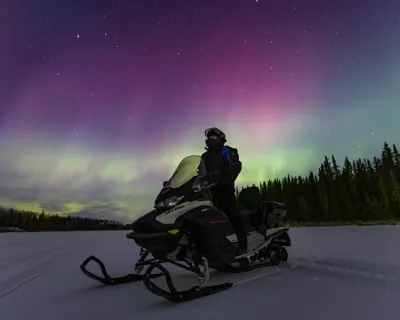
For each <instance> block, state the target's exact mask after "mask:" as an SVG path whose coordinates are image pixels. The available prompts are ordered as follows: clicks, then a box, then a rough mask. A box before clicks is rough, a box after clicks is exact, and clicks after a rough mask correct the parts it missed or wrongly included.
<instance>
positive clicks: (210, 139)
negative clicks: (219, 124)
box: [204, 127, 226, 148]
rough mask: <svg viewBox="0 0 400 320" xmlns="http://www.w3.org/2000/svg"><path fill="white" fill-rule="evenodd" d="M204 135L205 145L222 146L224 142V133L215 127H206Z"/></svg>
mask: <svg viewBox="0 0 400 320" xmlns="http://www.w3.org/2000/svg"><path fill="white" fill-rule="evenodd" d="M204 135H205V136H206V137H207V140H206V146H207V147H208V148H218V147H223V145H224V144H225V142H226V136H225V133H223V132H222V131H221V130H220V129H218V128H215V127H212V128H209V129H206V130H205V131H204Z"/></svg>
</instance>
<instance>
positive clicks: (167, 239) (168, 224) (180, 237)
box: [81, 155, 291, 302]
mask: <svg viewBox="0 0 400 320" xmlns="http://www.w3.org/2000/svg"><path fill="white" fill-rule="evenodd" d="M206 173H207V172H206V169H205V166H204V163H203V161H202V159H201V157H200V156H197V155H192V156H189V157H186V158H184V159H183V160H182V161H181V162H180V164H179V165H178V167H177V169H176V170H175V172H174V174H173V175H172V177H171V178H170V179H169V180H168V181H165V182H164V185H163V188H162V190H161V191H160V193H159V194H158V196H157V198H156V200H155V206H154V209H153V210H151V211H150V212H148V213H147V214H145V215H144V216H142V217H140V218H139V219H137V220H136V221H135V222H134V223H133V224H132V232H130V233H128V234H127V235H126V237H127V238H128V239H132V240H134V241H135V243H136V244H137V245H138V246H139V247H140V248H141V250H140V258H139V260H138V262H137V263H136V265H135V270H134V273H132V274H128V275H125V276H122V277H111V276H110V275H109V274H108V272H107V270H106V267H105V266H104V264H103V262H102V261H101V260H100V259H98V258H97V257H95V256H90V257H88V258H87V259H86V260H85V261H84V262H83V263H82V264H81V270H82V272H83V273H84V274H85V275H86V276H88V277H90V278H91V279H93V280H96V281H98V282H100V283H102V284H104V285H117V284H122V283H129V282H135V281H142V282H143V284H144V285H145V287H146V288H147V289H148V290H149V291H150V292H152V293H153V294H155V295H157V296H161V297H163V298H165V299H167V300H170V301H174V302H183V301H189V300H193V299H197V298H200V297H204V296H207V295H210V294H214V293H217V292H220V291H224V290H227V289H229V288H231V287H232V286H233V283H232V282H223V283H221V284H213V285H208V286H207V284H208V283H209V281H210V276H211V269H214V270H218V271H220V272H228V273H231V272H233V273H235V272H244V271H249V270H254V269H258V268H262V267H265V266H273V265H275V266H276V265H279V264H280V263H282V262H286V261H287V259H288V253H287V251H286V249H285V247H287V246H290V245H291V239H290V237H289V234H288V228H285V227H284V226H283V219H284V217H285V216H286V206H285V205H284V204H282V203H278V202H272V201H261V198H260V190H259V189H258V188H257V187H250V188H246V189H243V190H242V191H241V193H240V195H239V211H240V214H241V216H242V219H243V223H244V224H245V225H246V229H247V238H248V250H247V252H246V253H245V254H243V255H241V256H236V252H237V237H236V233H235V230H234V229H233V227H232V225H231V223H230V221H229V219H228V218H227V216H226V215H225V214H224V213H223V212H221V211H220V210H218V209H217V208H216V207H214V205H213V202H212V199H211V193H210V188H212V187H213V186H214V184H211V185H209V184H208V183H207V182H204V181H203V179H202V177H203V176H204V175H205V174H206ZM150 254H151V256H152V258H148V256H149V255H150ZM91 261H93V262H95V263H97V264H98V265H99V266H100V268H101V273H102V275H103V276H98V275H96V274H94V273H92V272H90V271H89V270H88V269H87V268H86V266H87V264H88V263H89V262H91ZM165 263H170V264H173V265H175V266H178V267H180V268H182V269H185V270H187V271H190V272H191V273H194V274H196V275H197V285H195V286H193V287H191V288H189V289H185V290H183V291H178V290H177V289H176V287H175V285H174V282H173V281H172V276H171V273H170V272H169V271H168V270H167V269H166V268H165V266H164V265H163V264H165ZM145 267H147V269H146V271H145V272H144V273H142V271H143V270H144V268H145ZM212 274H213V277H214V273H212ZM160 276H164V277H165V281H166V284H165V285H164V286H162V287H161V286H159V285H157V284H156V282H157V283H160V281H159V279H157V280H155V281H156V282H154V281H153V280H152V279H155V278H159V277H160ZM211 282H214V281H211Z"/></svg>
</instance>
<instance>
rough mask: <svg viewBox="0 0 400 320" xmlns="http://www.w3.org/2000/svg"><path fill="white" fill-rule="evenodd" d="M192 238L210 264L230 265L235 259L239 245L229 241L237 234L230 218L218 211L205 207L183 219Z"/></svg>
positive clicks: (189, 213)
mask: <svg viewBox="0 0 400 320" xmlns="http://www.w3.org/2000/svg"><path fill="white" fill-rule="evenodd" d="M182 221H183V223H184V225H185V227H187V229H188V230H190V236H191V238H192V241H193V242H194V244H195V246H196V248H197V249H198V250H199V253H200V254H201V255H204V256H205V257H206V258H207V259H208V261H209V263H210V264H228V263H230V262H231V261H232V259H234V257H235V253H236V251H237V245H236V244H233V243H231V242H230V241H229V240H228V238H227V237H228V236H229V235H231V234H235V230H234V229H233V227H232V225H231V223H230V221H229V219H228V217H227V216H226V215H225V214H223V213H222V212H221V211H219V210H218V209H216V208H214V207H212V208H210V207H205V208H203V209H202V210H200V211H199V210H198V209H196V210H193V211H192V212H188V213H187V214H185V216H184V217H182Z"/></svg>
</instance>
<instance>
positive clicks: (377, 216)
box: [0, 142, 400, 231]
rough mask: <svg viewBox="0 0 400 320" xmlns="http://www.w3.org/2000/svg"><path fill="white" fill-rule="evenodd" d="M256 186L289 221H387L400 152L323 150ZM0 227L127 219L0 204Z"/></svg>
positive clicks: (398, 181) (398, 203)
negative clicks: (315, 159) (354, 155)
mask: <svg viewBox="0 0 400 320" xmlns="http://www.w3.org/2000/svg"><path fill="white" fill-rule="evenodd" d="M259 188H260V192H261V196H262V200H266V201H267V200H269V201H277V202H283V203H285V204H286V206H287V216H286V217H287V219H286V220H287V221H288V225H291V226H296V225H343V224H361V225H366V224H391V223H395V222H396V221H398V220H400V154H399V152H398V149H397V147H396V145H394V144H393V145H392V147H390V146H389V145H388V143H386V142H385V143H384V145H383V149H382V152H381V155H380V157H374V158H373V159H372V160H369V159H358V160H353V161H350V160H349V159H348V157H346V158H345V160H344V164H343V166H339V165H338V164H337V162H336V159H335V157H334V156H333V155H332V156H331V157H330V158H328V157H327V156H325V158H324V161H323V163H322V164H321V166H320V167H319V169H318V172H317V173H314V172H310V173H309V174H308V175H307V176H303V177H302V176H290V175H288V176H286V177H284V178H282V179H274V180H268V181H264V182H261V183H260V185H259ZM242 189H243V188H242ZM236 193H237V195H238V193H239V189H238V188H236ZM0 227H5V228H7V227H8V228H10V227H11V228H21V229H23V230H25V231H75V230H120V229H128V228H129V225H124V224H122V223H120V222H117V221H113V220H101V219H92V218H84V217H75V216H71V215H65V216H64V215H61V216H60V215H52V214H45V213H44V212H42V213H41V214H38V213H34V212H29V211H21V210H15V209H3V208H0Z"/></svg>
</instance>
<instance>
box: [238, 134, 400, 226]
mask: <svg viewBox="0 0 400 320" xmlns="http://www.w3.org/2000/svg"><path fill="white" fill-rule="evenodd" d="M259 188H260V191H261V195H262V199H263V200H273V201H278V202H283V203H285V204H286V206H287V221H289V222H291V224H292V225H296V224H299V225H335V224H375V223H378V224H380V223H393V222H395V221H398V220H400V154H399V151H398V149H397V147H396V145H393V146H392V147H390V146H389V145H388V144H387V143H386V142H385V143H384V145H383V150H382V152H381V155H380V157H374V158H373V159H372V160H370V159H358V160H353V161H350V160H349V159H348V158H347V157H346V158H345V160H344V164H343V166H339V165H338V163H337V162H336V159H335V157H334V156H333V155H332V156H331V158H328V157H326V156H325V159H324V162H323V163H322V164H321V166H320V167H319V170H318V172H317V173H314V172H310V173H309V175H308V176H305V177H301V176H297V177H293V176H287V177H285V178H283V179H275V180H272V181H271V180H269V181H268V182H262V183H261V184H260V186H259ZM238 191H239V190H236V192H238Z"/></svg>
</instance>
